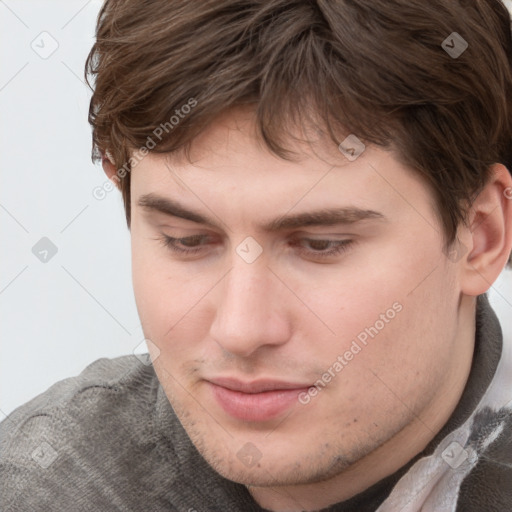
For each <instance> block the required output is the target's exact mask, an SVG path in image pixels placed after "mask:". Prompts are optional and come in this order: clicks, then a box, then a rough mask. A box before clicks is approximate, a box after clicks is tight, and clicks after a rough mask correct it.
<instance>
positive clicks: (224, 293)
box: [210, 260, 291, 357]
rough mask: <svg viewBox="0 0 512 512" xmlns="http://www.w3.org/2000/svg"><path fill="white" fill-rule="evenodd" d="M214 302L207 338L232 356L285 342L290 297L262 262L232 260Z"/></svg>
mask: <svg viewBox="0 0 512 512" xmlns="http://www.w3.org/2000/svg"><path fill="white" fill-rule="evenodd" d="M288 293H289V291H288ZM215 299H216V300H217V301H218V302H217V308H216V314H215V317H214V321H213V322H212V325H211V327H210V336H211V337H212V339H213V340H215V341H216V342H217V343H218V344H219V345H220V346H221V347H222V348H223V349H224V350H225V351H227V352H229V353H231V354H232V355H236V356H238V357H249V356H251V355H253V354H254V353H255V352H256V351H257V350H258V349H260V348H261V347H264V346H267V348H268V347H270V346H277V345H281V344H284V343H286V341H287V340H289V338H290V334H291V326H290V318H291V315H289V313H290V312H289V311H288V310H287V304H289V303H290V297H286V288H285V287H284V286H283V284H282V283H281V282H280V281H279V279H277V277H276V276H275V275H274V274H273V273H272V271H271V270H270V269H269V268H268V267H267V266H266V264H265V263H264V262H263V261H257V262H254V263H251V264H248V263H246V262H245V261H243V260H240V261H236V262H235V263H234V265H233V267H232V268H231V271H230V272H229V273H228V274H227V275H226V277H225V279H223V280H222V282H221V283H220V285H219V286H218V287H217V295H216V297H215Z"/></svg>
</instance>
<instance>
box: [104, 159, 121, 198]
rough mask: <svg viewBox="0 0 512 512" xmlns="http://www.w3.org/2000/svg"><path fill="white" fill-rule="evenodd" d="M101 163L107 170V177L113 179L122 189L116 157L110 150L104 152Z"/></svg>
mask: <svg viewBox="0 0 512 512" xmlns="http://www.w3.org/2000/svg"><path fill="white" fill-rule="evenodd" d="M101 165H102V167H103V170H104V171H105V174H106V175H107V178H108V179H109V180H110V181H112V182H113V183H114V185H115V186H116V187H117V188H118V189H119V190H121V187H120V185H119V177H118V176H117V175H116V166H115V164H114V159H113V158H112V155H111V154H110V153H109V152H108V151H106V152H105V153H102V155H101Z"/></svg>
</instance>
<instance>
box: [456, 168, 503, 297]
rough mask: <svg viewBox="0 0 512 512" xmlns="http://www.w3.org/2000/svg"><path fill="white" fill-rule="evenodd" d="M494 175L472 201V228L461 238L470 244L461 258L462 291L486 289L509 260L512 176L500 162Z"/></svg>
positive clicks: (476, 292) (470, 291) (470, 217)
mask: <svg viewBox="0 0 512 512" xmlns="http://www.w3.org/2000/svg"><path fill="white" fill-rule="evenodd" d="M491 171H492V177H491V179H490V180H489V182H488V183H487V185H486V186H485V187H484V188H483V189H482V191H481V192H480V194H478V196H477V198H476V199H475V201H474V202H473V204H472V206H471V211H470V215H469V223H468V225H469V228H468V227H464V229H463V230H462V232H461V236H460V237H459V239H460V240H462V241H463V244H464V245H466V246H467V247H468V251H467V253H466V254H465V255H464V257H463V258H462V260H461V262H460V263H461V267H460V270H461V274H460V279H461V280H460V283H461V291H462V292H463V293H465V294H467V295H472V296H477V295H480V294H482V293H485V292H486V291H487V290H488V289H489V288H490V287H491V286H492V284H493V283H494V282H495V281H496V279H497V278H498V276H499V275H500V273H501V271H502V270H503V268H504V267H505V265H506V264H507V261H508V259H509V256H510V251H511V250H512V177H511V175H510V172H509V171H508V169H507V168H506V167H505V166H504V165H501V164H494V165H493V166H492V167H491Z"/></svg>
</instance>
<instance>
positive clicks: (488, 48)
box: [85, 0, 512, 247]
mask: <svg viewBox="0 0 512 512" xmlns="http://www.w3.org/2000/svg"><path fill="white" fill-rule="evenodd" d="M454 32H456V34H454ZM450 37H451V39H450ZM454 38H456V39H455V40H454ZM445 40H446V41H448V43H446V42H445V43H444V44H443V41H445ZM454 41H456V42H457V44H459V45H462V47H461V48H462V49H463V50H464V47H465V46H464V45H465V44H467V48H466V49H465V51H463V53H462V54H460V55H455V56H454V55H453V54H450V53H449V52H448V50H447V47H446V46H445V45H446V44H447V45H448V48H450V47H454V45H455V42H454ZM511 60H512V41H511V22H510V15H509V13H508V11H507V9H506V8H505V6H504V5H503V4H502V2H501V0H471V1H470V0H466V1H463V0H429V1H425V0H357V1H355V0H338V1H334V0H331V1H329V0H166V1H159V0H147V1H145V2H140V1H137V0H107V1H106V2H105V3H104V5H103V7H102V9H101V11H100V13H99V15H98V20H97V27H96V42H95V44H94V46H93V48H92V50H91V52H90V54H89V56H88V58H87V62H86V68H85V75H86V79H87V81H88V83H89V84H91V81H92V80H90V79H94V82H95V83H94V86H93V95H92V98H91V102H90V109H89V122H90V124H91V125H92V128H93V152H92V157H93V161H96V160H97V159H99V158H100V157H102V156H103V155H104V154H105V153H106V151H107V150H108V151H109V152H110V155H111V156H112V159H113V163H114V164H115V165H116V167H119V168H120V169H124V172H123V173H122V175H120V177H121V178H122V179H121V180H120V183H121V185H120V186H121V190H122V194H123V200H124V206H125V212H126V220H127V224H128V226H130V175H129V170H130V155H131V154H133V151H134V150H136V149H137V148H141V147H145V146H146V145H147V143H148V140H149V138H152V139H154V137H152V136H151V134H152V133H153V134H154V132H155V127H157V126H167V128H168V129H167V130H166V131H165V134H163V133H162V134H161V135H162V136H161V137H160V138H159V140H158V144H156V147H154V148H152V149H151V151H155V152H170V151H178V150H181V149H184V150H185V152H187V151H188V148H189V147H190V144H191V142H192V141H193V139H194V138H195V137H196V136H197V135H198V134H199V133H200V132H201V131H202V130H204V128H205V127H206V126H208V125H209V124H210V123H211V122H212V121H213V120H214V119H215V118H216V117H217V116H218V115H219V114H221V113H222V112H224V111H225V110H227V109H229V108H232V107H237V106H250V107H254V109H255V112H256V115H257V118H256V119H257V124H258V129H259V133H260V135H261V137H262V139H263V141H264V142H265V143H266V144H267V146H268V147H269V149H270V150H271V151H273V152H274V153H275V154H277V155H278V156H280V157H282V158H292V152H290V150H289V149H287V148H286V145H285V140H286V135H287V133H289V132H287V129H288V128H290V127H291V126H299V127H300V126H301V125H302V126H304V125H305V124H307V123H314V125H315V127H316V128H317V129H318V130H321V133H324V134H327V135H328V136H329V138H330V139H331V140H332V141H333V142H335V143H336V144H339V142H340V140H341V138H340V134H341V133H344V134H345V135H347V134H348V133H354V134H356V135H357V137H359V138H360V139H361V140H363V141H365V142H366V143H370V144H376V145H379V146H381V147H384V148H393V149H395V150H396V151H397V155H398V156H399V158H400V159H401V161H402V162H403V163H404V164H406V165H408V166H410V167H411V168H412V169H413V170H415V172H418V173H420V175H421V176H423V178H424V179H425V183H426V184H427V185H428V186H430V187H431V190H432V191H433V196H434V198H435V202H436V204H435V206H436V207H437V211H438V214H439V219H440V222H441V224H442V226H443V228H444V239H445V244H446V247H448V246H449V245H450V244H451V243H452V242H453V241H454V240H455V237H456V233H457V227H458V225H459V223H460V222H465V220H466V214H467V211H468V205H470V204H471V201H472V200H473V199H474V197H476V195H477V194H478V192H479V191H480V190H481V188H482V187H483V186H484V185H485V184H486V183H487V181H488V179H489V177H490V171H489V167H490V166H491V165H492V164H494V163H503V164H505V165H506V166H507V167H508V168H509V169H511V166H510V165H511V164H512V144H511V134H512V73H511ZM191 98H192V99H193V100H194V101H195V105H194V108H193V109H189V113H187V115H184V116H180V119H179V122H178V123H175V124H173V123H170V122H169V120H170V119H171V117H172V116H173V115H174V116H175V117H176V115H177V113H178V111H179V112H183V111H182V110H181V109H182V107H183V105H186V104H189V105H190V101H191ZM165 123H167V124H165ZM171 125H172V127H171ZM162 132H163V130H162ZM146 149H147V148H146Z"/></svg>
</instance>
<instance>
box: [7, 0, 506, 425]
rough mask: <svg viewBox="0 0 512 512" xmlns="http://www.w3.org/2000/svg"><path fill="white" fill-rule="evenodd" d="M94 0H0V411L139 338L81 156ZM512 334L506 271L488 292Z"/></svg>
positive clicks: (127, 276) (114, 217)
mask: <svg viewBox="0 0 512 512" xmlns="http://www.w3.org/2000/svg"><path fill="white" fill-rule="evenodd" d="M100 6H101V2H100V1H99V0H89V1H86V0H80V1H78V0H73V1H72V0H60V1H46V2H42V1H41V0H18V1H16V0H0V38H1V45H0V52H1V59H0V62H1V63H2V65H1V66H0V113H1V114H0V115H1V117H0V119H1V122H0V130H1V132H0V145H1V146H0V147H1V163H2V173H1V176H0V180H1V181H0V237H1V239H0V244H1V248H2V249H1V251H0V257H1V268H2V272H1V274H0V322H1V324H0V325H1V326H2V336H1V339H0V353H1V357H0V420H1V419H3V417H4V416H5V415H6V414H8V413H10V412H11V411H12V410H13V409H15V408H16V407H18V406H19V405H21V404H22V403H24V402H26V401H27V400H29V399H30V398H32V397H34V396H35V395H37V394H39V393H41V392H43V391H44V390H46V389H47V388H48V387H49V386H51V385H52V384H53V383H54V382H56V381H58V380H61V379H63V378H65V377H70V376H73V375H76V374H78V373H79V372H80V371H82V369H83V368H84V367H85V366H86V365H87V364H89V363H91V362H92V361H94V360H96V359H98V358H100V357H116V356H119V355H123V354H128V353H132V352H133V350H134V348H135V347H137V346H138V345H139V344H140V342H141V341H142V340H143V334H142V330H141V326H140V322H139V319H138V316H137V311H136V308H135V302H134V299H133V291H132V282H131V268H130V239H129V231H128V229H127V227H126V223H125V220H124V212H123V206H122V201H121V196H120V194H119V193H118V192H117V190H114V191H112V192H110V193H108V194H106V197H105V198H104V199H102V200H98V199H96V198H95V197H94V196H93V190H94V189H95V187H98V186H101V185H102V184H103V183H105V181H106V178H105V175H104V173H103V170H102V169H101V166H100V165H99V164H97V165H96V166H94V165H93V164H92V163H91V160H90V149H91V134H90V128H89V125H88V123H87V111H88V102H89V97H90V93H89V90H88V88H87V87H86V85H85V84H84V82H83V68H84V63H85V58H86V56H87V54H88V52H89V49H90V48H91V46H92V43H93V35H94V25H95V18H96V15H97V13H98V10H99V8H100ZM490 299H491V302H492V304H493V305H494V307H495V308H496V310H497V313H498V315H499V317H500V319H501V320H502V322H503V323H504V324H503V327H504V330H505V331H506V332H510V333H512V314H511V312H512V272H511V271H506V272H504V273H503V274H502V276H501V277H500V279H499V280H498V281H497V282H496V283H495V285H494V287H493V289H492V290H491V293H490Z"/></svg>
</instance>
